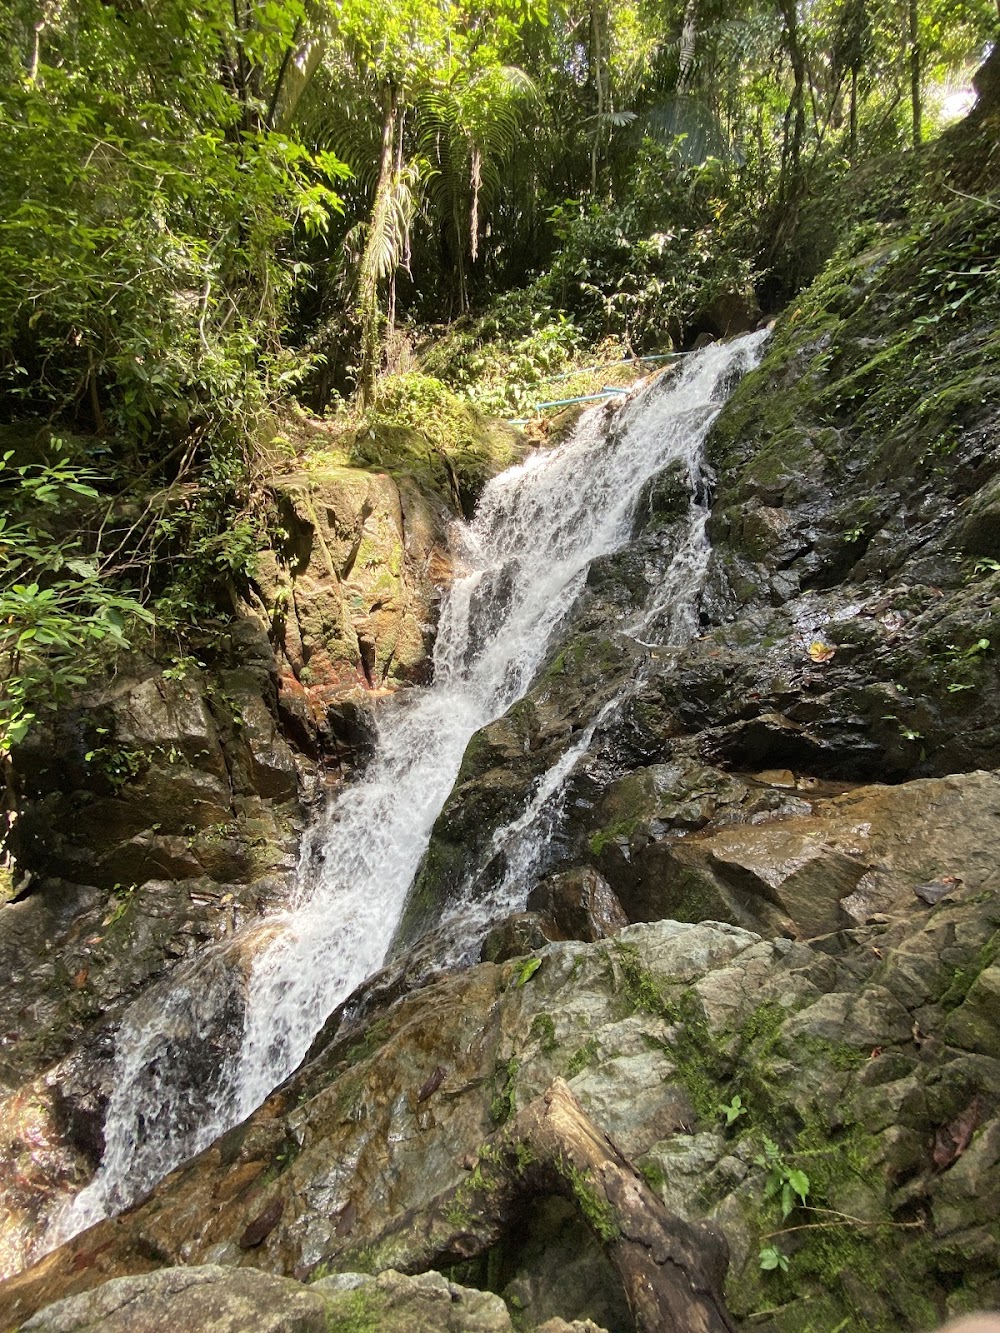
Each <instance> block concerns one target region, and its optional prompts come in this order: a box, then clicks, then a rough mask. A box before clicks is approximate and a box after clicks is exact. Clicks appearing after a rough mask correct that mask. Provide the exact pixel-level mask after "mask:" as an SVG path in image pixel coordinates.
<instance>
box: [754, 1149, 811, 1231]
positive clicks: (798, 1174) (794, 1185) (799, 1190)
mask: <svg viewBox="0 0 1000 1333" xmlns="http://www.w3.org/2000/svg"><path fill="white" fill-rule="evenodd" d="M754 1163H755V1165H757V1166H762V1167H763V1168H764V1170H765V1171H766V1172H767V1180H766V1181H765V1182H764V1198H765V1199H767V1200H770V1199H774V1198H778V1199H780V1201H781V1219H782V1221H784V1220H785V1218H786V1217H787V1216H788V1214H789V1213H790V1212H791V1211H792V1209H793V1208H794V1207H795V1206H796V1198H797V1199H798V1201H799V1202H800V1203H805V1201H806V1199H807V1198H808V1195H809V1177H808V1176H807V1175H806V1173H805V1172H804V1171H800V1170H799V1169H798V1168H797V1167H792V1166H789V1165H788V1163H787V1162H786V1161H785V1158H784V1156H783V1155H782V1152H781V1149H780V1148H779V1147H778V1145H777V1144H776V1143H775V1142H774V1140H773V1139H769V1138H767V1137H766V1136H765V1138H764V1151H763V1152H762V1153H760V1154H758V1156H757V1157H755V1158H754Z"/></svg>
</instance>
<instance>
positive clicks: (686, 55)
mask: <svg viewBox="0 0 1000 1333" xmlns="http://www.w3.org/2000/svg"><path fill="white" fill-rule="evenodd" d="M697 48H698V0H687V4H686V5H685V7H684V22H683V24H682V26H681V47H680V56H679V58H678V69H677V91H678V93H680V94H682V95H683V94H684V93H687V92H690V90H691V84H692V82H693V80H694V68H695V55H696V53H697Z"/></svg>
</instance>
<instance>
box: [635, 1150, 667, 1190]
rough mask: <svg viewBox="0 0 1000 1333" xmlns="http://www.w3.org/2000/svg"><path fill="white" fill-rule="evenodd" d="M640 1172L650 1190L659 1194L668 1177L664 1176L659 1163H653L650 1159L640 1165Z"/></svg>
mask: <svg viewBox="0 0 1000 1333" xmlns="http://www.w3.org/2000/svg"><path fill="white" fill-rule="evenodd" d="M639 1170H640V1172H641V1173H642V1178H643V1179H644V1180H645V1182H646V1184H647V1185H648V1186H649V1188H650V1189H651V1190H654V1191H655V1192H656V1193H657V1194H659V1193H660V1192H661V1191H662V1189H663V1186H664V1182H665V1181H666V1176H665V1175H664V1174H663V1167H662V1166H661V1165H660V1164H659V1162H656V1161H653V1159H652V1158H650V1159H649V1160H648V1161H646V1162H642V1163H640V1164H639Z"/></svg>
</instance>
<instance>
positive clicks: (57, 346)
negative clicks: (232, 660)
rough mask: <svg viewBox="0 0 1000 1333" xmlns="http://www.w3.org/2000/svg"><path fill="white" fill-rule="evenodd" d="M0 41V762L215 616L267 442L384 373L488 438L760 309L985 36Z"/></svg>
mask: <svg viewBox="0 0 1000 1333" xmlns="http://www.w3.org/2000/svg"><path fill="white" fill-rule="evenodd" d="M0 17H2V22H3V27H4V30H5V32H7V33H9V34H10V37H11V40H10V41H9V42H8V43H7V44H5V46H4V48H3V50H2V51H0V124H2V135H0V219H2V220H0V413H2V414H3V420H5V421H9V422H15V423H21V424H19V425H18V426H17V427H16V428H10V429H9V430H8V436H9V438H8V439H7V443H6V444H5V446H4V448H3V450H2V452H3V454H4V470H3V472H2V474H0V485H3V487H4V491H5V506H4V507H5V510H6V514H7V516H6V517H5V518H4V519H3V520H2V523H3V524H4V526H3V527H2V528H0V543H2V547H0V550H2V555H3V559H4V568H3V572H2V576H0V577H2V582H0V618H2V623H3V626H4V629H3V634H2V640H0V674H2V676H3V678H4V680H5V682H6V689H5V695H6V698H5V701H4V710H5V711H4V713H3V714H2V718H3V721H2V723H0V736H3V737H5V740H4V741H3V743H7V742H10V741H16V740H17V738H18V737H19V736H20V735H22V734H23V732H24V730H25V728H26V727H27V726H28V725H29V724H30V722H31V720H32V716H33V714H34V713H35V712H36V711H37V708H38V707H39V706H40V705H44V704H45V703H47V702H49V701H51V700H52V699H55V698H57V697H59V695H60V693H61V692H63V691H64V690H65V689H66V688H71V687H72V686H73V685H75V684H77V683H78V682H79V681H80V680H82V679H83V678H84V676H85V675H86V672H87V670H88V669H89V664H90V663H91V660H92V659H93V658H94V655H95V654H98V655H99V654H100V652H101V651H103V649H104V647H105V646H106V645H108V644H111V645H113V646H115V645H121V644H122V643H124V642H126V641H127V638H128V636H129V635H130V634H132V633H134V632H135V631H136V630H137V629H138V630H139V632H140V633H141V632H145V631H144V629H143V626H144V625H148V624H150V623H151V622H154V621H155V623H156V624H158V626H159V627H160V629H161V630H162V629H165V628H169V627H171V626H174V625H179V626H182V627H183V626H184V625H189V624H192V623H196V622H202V623H203V624H204V623H205V622H206V621H208V620H209V619H210V618H211V616H212V615H214V614H218V613H220V612H221V613H225V612H226V610H227V609H229V610H231V608H232V604H233V599H234V598H235V596H236V595H237V593H238V586H237V585H238V581H239V577H240V576H241V574H242V573H243V572H244V571H245V570H246V568H247V565H248V562H249V561H251V560H252V555H253V551H254V549H255V546H256V542H257V536H256V529H257V526H258V524H259V522H260V521H261V520H260V513H259V505H258V502H257V493H256V488H255V485H254V479H255V476H256V475H257V474H258V472H259V470H260V468H261V466H262V462H263V456H262V451H261V442H262V441H263V440H264V439H266V438H268V437H269V434H273V425H272V426H270V429H269V423H273V420H274V416H273V414H274V412H275V410H276V409H279V410H280V409H282V407H283V405H284V406H287V405H289V404H293V403H294V402H295V400H296V398H298V399H299V401H300V402H301V403H302V404H304V405H305V406H306V407H307V408H308V409H310V410H312V411H315V412H324V411H329V410H331V409H336V408H337V407H338V405H339V404H340V403H342V402H343V401H345V400H347V399H349V398H350V397H351V396H352V395H354V394H356V395H357V396H358V398H359V399H360V402H361V405H362V406H363V407H370V406H372V404H373V402H374V400H375V399H377V397H378V395H379V392H380V385H381V384H382V383H384V378H381V379H380V377H384V376H385V374H387V373H388V372H391V371H399V370H404V371H406V370H409V371H412V370H413V369H414V368H415V367H416V365H417V362H416V360H415V357H414V348H416V349H417V355H418V356H421V357H422V359H423V365H422V368H423V370H424V371H425V372H428V373H431V374H433V375H435V376H437V377H438V378H440V379H442V380H444V381H446V382H447V383H449V384H450V385H451V387H452V388H458V389H460V390H462V391H463V392H466V393H469V394H471V395H472V396H473V397H474V398H478V399H479V400H480V401H481V402H483V403H485V404H486V405H487V406H489V407H492V408H493V409H495V410H496V409H501V408H504V407H507V406H510V405H512V404H513V403H514V402H516V401H517V400H518V391H519V386H523V385H524V384H526V383H529V384H530V383H532V382H536V381H538V380H539V379H540V378H542V377H544V376H546V375H551V374H556V373H559V372H561V371H563V370H565V369H566V368H567V367H570V366H573V365H579V364H581V363H582V362H583V361H585V360H586V359H588V358H590V359H593V355H594V348H595V347H596V346H598V345H600V344H604V346H605V347H606V348H608V349H612V348H613V349H614V350H613V352H611V351H609V355H612V354H614V355H621V354H623V353H628V354H631V353H633V352H639V351H649V350H659V349H663V348H667V347H671V346H676V345H678V344H683V343H684V342H686V341H687V340H689V339H690V338H691V337H692V336H693V335H694V334H695V333H696V332H697V331H698V330H699V328H700V327H703V326H705V319H706V312H709V311H711V309H712V308H713V303H718V301H719V300H722V299H727V300H732V299H733V298H737V299H738V300H739V301H741V302H742V303H743V305H744V306H745V307H746V308H747V309H753V308H755V303H756V302H759V303H760V305H761V306H762V307H763V308H764V309H765V310H766V309H773V308H776V307H777V306H778V305H780V304H781V303H782V302H783V301H784V300H786V299H787V298H788V297H789V296H791V295H792V294H794V293H795V292H796V291H797V290H799V289H800V288H801V287H802V286H803V285H804V284H805V283H806V282H808V281H809V280H810V279H811V278H812V277H813V276H815V274H816V273H817V272H818V271H819V270H820V268H821V267H822V265H823V263H824V262H825V260H826V259H827V257H828V256H829V255H830V253H831V252H832V251H833V249H834V248H835V246H836V244H837V243H838V242H839V241H841V240H842V239H843V237H844V235H845V234H846V232H847V230H848V229H849V227H850V226H851V225H852V224H853V222H854V220H855V213H856V212H857V211H858V209H859V208H860V207H861V204H862V201H864V199H865V197H866V192H867V189H868V182H869V181H870V173H871V167H872V164H873V163H874V162H876V161H881V160H883V159H885V158H886V156H887V155H891V154H895V153H902V152H903V150H906V149H911V150H912V149H918V150H919V149H920V148H921V145H922V144H923V143H924V142H925V141H927V140H929V139H931V138H932V137H933V136H934V134H935V133H936V131H937V129H938V128H939V126H940V124H941V123H942V122H943V121H944V120H945V119H947V117H948V115H949V114H951V110H950V109H953V104H954V103H955V98H956V96H958V97H959V99H960V96H961V93H962V90H963V89H964V88H966V87H967V85H968V81H969V77H970V73H971V70H972V68H974V66H975V65H976V64H977V63H978V62H979V61H980V59H981V58H982V55H983V53H984V51H985V50H986V49H987V44H988V41H989V38H990V35H991V32H992V30H993V28H994V27H995V25H996V20H997V11H996V6H995V5H994V4H993V3H992V0H990V2H989V3H988V2H987V0H962V3H960V4H955V3H949V2H947V0H881V2H878V0H821V3H818V4H815V5H810V6H808V7H804V6H797V5H796V4H794V3H792V0H737V2H736V3H722V0H686V3H681V0H671V3H669V4H667V5H655V6H654V5H652V4H649V3H645V2H644V0H591V3H590V4H588V5H574V4H573V3H569V4H557V3H555V2H553V3H551V4H548V5H547V4H546V3H545V0H537V3H534V2H533V0H501V2H499V3H493V4H490V5H485V4H478V3H476V2H475V0H455V2H453V3H447V4H440V3H435V4H432V3H430V0H405V3H398V4H389V3H382V0H341V3H338V4H336V5H333V4H325V3H324V2H323V0H319V2H318V3H310V4H306V3H304V0H256V2H254V3H251V2H250V0H235V3H233V4H231V5H229V4H223V3H221V0H204V2H203V3H200V4H197V5H190V4H187V3H181V0H114V3H103V2H102V0H64V3H59V0H2V3H0ZM913 157H914V154H913V153H912V151H911V152H910V160H912V159H913ZM906 160H907V159H906V158H903V159H901V161H902V162H903V164H904V165H903V167H901V170H902V171H903V172H904V174H905V162H906ZM893 206H894V200H893V199H891V198H886V197H884V195H882V196H880V197H879V199H878V200H877V203H876V205H875V206H872V205H871V204H869V205H868V208H867V218H868V223H869V225H874V226H878V225H882V224H883V223H885V222H886V220H887V219H888V220H891V217H892V211H893ZM987 207H988V205H987ZM443 326H447V329H445V327H443ZM408 392H409V396H410V397H413V396H414V394H416V397H417V398H419V399H420V400H421V401H422V402H425V403H426V402H427V401H432V400H433V393H430V390H429V388H428V385H427V384H426V383H425V382H423V381H421V382H420V383H418V384H416V386H415V387H412V386H411V390H409V391H408ZM428 393H430V399H429V398H428ZM396 396H397V398H398V397H399V394H398V393H397V395H396ZM403 398H404V399H406V398H407V393H406V392H404V394H403ZM23 423H31V424H30V425H28V426H25V425H24V424H23ZM40 424H41V425H44V427H45V431H44V432H43V434H42V435H39V434H38V427H39V425H40ZM67 533H71V534H72V535H71V536H67V535H66V534H67Z"/></svg>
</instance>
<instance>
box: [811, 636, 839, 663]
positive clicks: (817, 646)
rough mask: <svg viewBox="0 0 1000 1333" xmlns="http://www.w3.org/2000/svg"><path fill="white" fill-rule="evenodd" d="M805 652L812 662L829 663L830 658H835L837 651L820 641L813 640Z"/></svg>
mask: <svg viewBox="0 0 1000 1333" xmlns="http://www.w3.org/2000/svg"><path fill="white" fill-rule="evenodd" d="M806 652H807V653H808V655H809V656H810V657H811V658H812V660H813V661H814V662H829V660H830V658H831V657H835V656H836V653H837V650H836V648H833V647H832V646H831V645H830V644H828V643H824V642H823V640H822V639H813V641H812V643H811V644H810V645H809V647H808V648H807V649H806Z"/></svg>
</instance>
